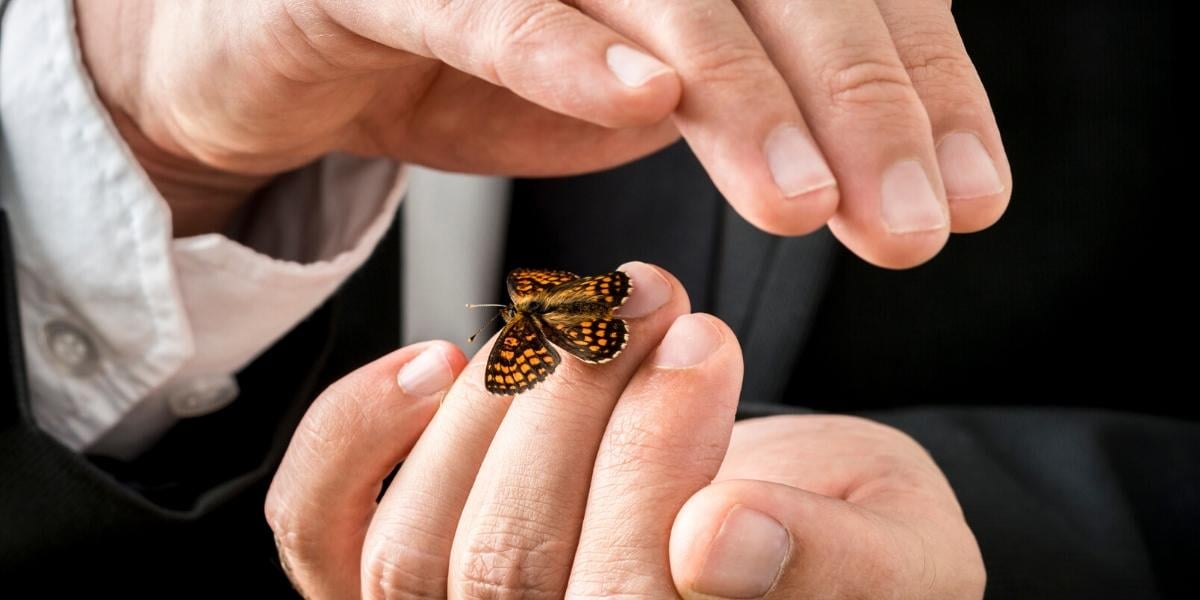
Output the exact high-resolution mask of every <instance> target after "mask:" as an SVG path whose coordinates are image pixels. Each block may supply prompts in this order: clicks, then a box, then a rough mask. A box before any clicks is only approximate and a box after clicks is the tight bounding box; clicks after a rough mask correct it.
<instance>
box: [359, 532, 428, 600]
mask: <svg viewBox="0 0 1200 600" xmlns="http://www.w3.org/2000/svg"><path fill="white" fill-rule="evenodd" d="M425 548H426V545H424V544H414V543H412V540H410V539H399V537H398V536H385V537H384V539H382V540H380V541H379V542H378V543H375V544H373V545H372V546H371V547H369V548H367V550H366V551H365V552H364V553H363V580H364V581H365V582H367V588H366V592H367V594H366V595H367V597H368V598H372V599H388V600H391V599H396V598H443V597H445V595H446V579H447V578H446V576H445V575H444V573H445V569H444V568H438V565H439V564H440V565H442V566H443V567H444V565H445V562H444V560H445V559H444V557H442V556H438V555H435V554H433V553H432V551H430V550H426V549H425Z"/></svg>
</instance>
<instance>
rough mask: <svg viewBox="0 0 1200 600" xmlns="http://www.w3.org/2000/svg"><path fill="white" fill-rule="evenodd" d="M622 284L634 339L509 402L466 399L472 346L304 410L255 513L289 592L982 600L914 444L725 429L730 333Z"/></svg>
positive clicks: (810, 421) (734, 357)
mask: <svg viewBox="0 0 1200 600" xmlns="http://www.w3.org/2000/svg"><path fill="white" fill-rule="evenodd" d="M623 270H626V272H628V273H630V275H631V277H632V279H633V288H634V292H633V295H632V297H631V298H630V300H629V301H628V302H627V303H626V304H625V305H624V306H623V307H622V309H621V312H622V316H623V317H624V318H626V319H627V320H628V322H629V324H630V330H631V336H630V340H629V345H628V347H627V348H626V349H625V351H624V353H622V355H621V356H620V357H618V358H617V359H616V360H615V361H613V362H611V363H608V364H606V365H603V366H594V365H584V364H582V363H580V362H578V361H575V360H572V359H567V360H566V361H565V362H564V363H563V364H562V365H560V367H559V368H558V371H557V372H556V373H555V374H554V375H553V376H552V377H551V378H550V379H549V380H547V381H545V382H543V383H542V384H540V385H539V386H538V387H536V388H534V389H533V390H531V391H529V392H526V393H525V394H522V395H520V396H518V397H517V398H515V399H512V400H510V399H508V398H503V397H498V396H492V395H489V394H488V393H487V392H486V391H484V389H483V359H484V358H485V353H481V354H480V355H478V356H476V357H475V359H474V360H472V361H471V362H470V363H469V364H466V363H467V361H466V358H465V357H463V356H462V355H461V354H460V353H459V352H458V350H457V349H455V348H454V347H453V346H451V345H449V344H446V343H441V342H432V343H424V344H418V345H414V346H410V347H408V348H405V349H402V350H399V351H397V352H395V353H393V354H391V355H389V356H387V357H384V358H382V359H380V360H378V361H376V362H375V363H372V364H370V365H368V366H366V367H363V368H362V369H360V370H358V371H356V372H355V373H353V374H351V375H349V376H348V377H346V378H345V379H343V380H342V381H340V382H339V383H337V384H335V385H333V386H332V387H330V389H329V390H327V391H326V392H325V393H324V394H323V395H322V396H321V397H320V398H318V400H317V401H316V402H315V403H314V405H313V406H312V407H311V408H310V410H309V412H308V414H307V415H306V416H305V418H304V420H303V422H302V423H301V426H300V427H299V429H298V430H297V432H296V434H295V436H294V437H293V439H292V442H291V445H290V447H289V449H288V452H287V454H286V456H285V458H284V461H283V464H282V465H281V466H280V469H279V471H278V473H277V474H276V477H275V480H274V481H273V482H272V485H271V489H270V492H269V494H268V497H267V503H266V515H267V519H268V521H269V523H270V524H271V527H272V529H273V530H274V531H275V533H276V535H277V539H278V541H279V544H280V553H281V557H282V558H283V559H284V561H285V563H286V564H287V565H289V569H290V572H291V576H292V578H293V581H294V582H295V583H296V585H297V587H298V588H299V589H300V590H302V591H303V592H304V593H306V594H308V595H309V597H312V598H358V597H363V598H394V597H418V596H419V597H447V596H454V597H497V596H513V597H535V598H537V597H546V598H550V597H561V596H563V595H566V596H570V597H599V596H610V595H622V594H628V595H631V596H642V597H672V596H674V595H676V594H677V593H678V594H682V595H683V596H685V597H700V596H699V594H700V593H709V594H726V595H730V596H740V597H753V596H754V595H763V594H767V596H768V597H780V598H783V597H793V595H792V594H793V593H795V592H796V591H805V592H813V593H815V594H825V595H830V596H833V597H839V595H843V596H850V597H861V596H862V594H863V593H865V592H862V591H863V590H881V589H886V590H887V591H888V592H889V593H893V592H894V594H895V595H896V597H913V598H916V597H963V596H964V595H965V596H968V597H969V596H972V595H973V596H976V597H977V596H978V595H979V589H981V586H982V565H981V563H980V562H979V559H978V551H977V550H976V549H975V546H974V540H973V538H972V537H971V535H970V531H969V530H968V529H967V527H966V525H965V523H964V522H963V520H962V515H961V512H960V511H959V510H958V507H957V504H955V501H954V496H953V494H952V493H951V491H950V489H949V486H948V485H946V482H945V480H944V478H942V477H941V475H940V473H939V471H938V470H937V467H936V466H934V464H933V462H932V461H931V460H929V458H928V456H927V455H925V454H924V453H923V451H922V450H921V449H920V447H919V446H917V445H916V444H915V443H913V442H912V441H911V440H909V439H908V438H906V437H904V436H903V435H902V434H899V433H898V432H895V431H894V430H891V429H887V428H884V427H882V426H879V425H872V424H869V423H866V422H863V421H859V420H849V419H841V420H839V419H832V418H826V417H804V418H803V419H806V420H788V419H769V420H762V421H753V422H746V423H742V424H739V425H738V427H737V428H736V429H735V428H734V427H733V420H734V414H735V410H736V406H737V400H738V394H739V390H740V384H741V375H742V363H741V353H740V349H739V347H738V345H737V341H736V339H735V337H734V336H733V334H732V332H731V331H730V330H729V329H728V328H727V327H726V326H725V325H724V324H723V323H721V322H720V321H718V320H717V319H715V318H713V317H710V316H705V315H691V314H688V311H689V308H688V299H687V297H686V294H685V293H684V291H683V288H682V287H681V286H680V285H679V283H678V281H676V280H675V279H674V278H672V277H670V276H669V275H667V274H665V273H663V272H661V271H660V270H658V269H656V268H653V267H649V266H646V265H640V264H635V265H630V266H627V267H625V268H624V269H623ZM464 364H465V365H466V366H465V367H464ZM397 371H398V372H399V377H398V378H397V377H396V376H395V375H394V374H395V373H396V372H397ZM397 379H398V381H399V385H397ZM439 405H440V408H439ZM435 411H436V414H434V413H435ZM431 417H432V419H431ZM731 430H733V431H734V434H733V441H732V446H729V443H730V432H731ZM727 447H728V448H729V453H728V454H727V452H726V450H727ZM410 450H411V451H410ZM402 459H403V460H404V464H403V466H402V468H401V469H400V471H399V472H398V473H397V475H396V477H395V479H394V480H393V481H392V483H391V485H390V486H389V487H388V489H387V491H386V492H385V493H384V494H383V497H382V499H381V500H380V501H379V502H378V503H376V498H377V496H378V495H379V490H380V485H381V482H382V480H383V479H384V477H385V476H386V475H387V474H388V472H389V471H390V470H391V468H392V467H393V465H395V464H396V463H397V462H399V461H400V460H402ZM722 463H724V465H722ZM714 477H716V478H718V481H717V482H716V483H711V482H712V481H713V479H714ZM802 489H804V490H808V491H802ZM689 499H690V500H689ZM735 506H738V507H740V508H737V509H736V510H731V509H733V507H735ZM681 509H682V510H681ZM763 515H766V516H763ZM727 516H728V517H729V519H730V520H729V522H728V523H727V524H726V526H725V529H724V530H722V531H723V533H722V534H720V535H717V536H716V541H715V542H714V541H713V539H714V532H716V531H718V530H719V529H720V523H721V522H722V521H723V520H724V519H725V518H726V517H727ZM773 523H778V524H781V525H782V526H784V527H786V528H787V533H786V534H782V533H779V532H777V531H776V532H774V533H773V532H772V530H771V527H773V526H774V525H772V524H773ZM732 527H746V528H748V529H747V531H746V532H745V533H744V535H748V536H750V535H763V536H766V540H765V542H763V541H754V542H753V543H746V544H744V545H742V544H736V543H733V545H732V546H731V545H729V544H731V542H729V539H730V538H731V537H735V536H737V535H743V534H737V533H733V531H734V530H732V529H730V528H732ZM771 536H774V537H771ZM748 539H751V540H752V539H753V538H748ZM772 542H773V543H774V545H773V546H772V545H771V544H772ZM772 551H774V554H771V552H772ZM705 557H707V558H705ZM714 557H716V558H714ZM756 561H757V565H756ZM772 561H774V562H772ZM780 561H782V565H781V563H780ZM764 564H765V565H766V567H764V568H763V569H758V570H757V571H755V570H754V569H755V568H756V566H761V565H764ZM772 565H773V566H772ZM842 567H845V568H846V570H839V569H840V568H842ZM764 569H765V570H764ZM935 573H936V578H934V574H935ZM926 584H928V586H926ZM756 586H757V587H756ZM886 586H890V587H886ZM931 591H936V592H938V594H933V595H932V596H931V595H930V593H929V592H931ZM856 594H857V595H856Z"/></svg>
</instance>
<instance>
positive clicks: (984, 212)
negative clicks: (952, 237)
mask: <svg viewBox="0 0 1200 600" xmlns="http://www.w3.org/2000/svg"><path fill="white" fill-rule="evenodd" d="M986 129H987V128H984V130H985V131H986ZM985 138H986V139H988V140H989V141H990V142H991V143H990V144H985V143H984V141H983V139H985ZM937 160H938V170H939V171H940V172H941V176H942V181H943V183H944V185H945V189H946V199H947V201H948V203H949V208H950V220H951V230H952V231H953V232H954V233H973V232H976V231H980V230H983V229H987V228H988V227H990V226H992V225H993V224H995V223H996V221H998V220H999V219H1000V217H1001V216H1002V215H1003V214H1004V211H1005V209H1006V208H1007V207H1008V200H1009V198H1010V196H1011V189H1012V181H1011V179H1012V178H1011V174H1010V173H1009V170H1008V164H1007V160H1006V158H1005V156H1004V149H1003V147H1002V146H1001V145H1000V142H999V140H998V138H997V137H996V136H994V135H993V136H986V135H985V136H983V137H982V138H981V136H980V135H977V134H975V133H973V132H972V131H969V130H961V131H952V132H950V133H948V134H946V135H945V136H943V137H942V138H941V140H939V141H938V144H937Z"/></svg>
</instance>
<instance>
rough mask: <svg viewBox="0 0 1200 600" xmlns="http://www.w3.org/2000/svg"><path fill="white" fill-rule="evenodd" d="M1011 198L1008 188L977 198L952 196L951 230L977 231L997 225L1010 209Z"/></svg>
mask: <svg viewBox="0 0 1200 600" xmlns="http://www.w3.org/2000/svg"><path fill="white" fill-rule="evenodd" d="M1009 198H1011V193H1010V192H1009V191H1008V189H1007V188H1005V189H1004V190H1002V191H1000V192H998V193H995V194H990V195H987V196H982V197H977V198H950V200H949V203H950V231H952V232H954V233H975V232H977V231H983V230H984V229H987V228H989V227H991V226H992V225H995V224H996V222H997V221H999V220H1000V217H1003V216H1004V212H1005V211H1006V210H1008V201H1009Z"/></svg>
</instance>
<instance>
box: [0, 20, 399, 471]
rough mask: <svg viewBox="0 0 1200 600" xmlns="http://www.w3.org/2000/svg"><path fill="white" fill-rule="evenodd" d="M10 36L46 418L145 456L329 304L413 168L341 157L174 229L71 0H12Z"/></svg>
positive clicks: (12, 166) (36, 401)
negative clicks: (177, 233)
mask: <svg viewBox="0 0 1200 600" xmlns="http://www.w3.org/2000/svg"><path fill="white" fill-rule="evenodd" d="M2 27H3V30H2V34H0V126H2V127H3V134H2V139H3V146H2V147H0V174H2V176H3V177H2V181H0V198H3V202H4V205H5V208H6V209H7V211H8V213H9V217H10V220H11V223H10V224H11V225H12V229H13V238H14V240H13V241H14V245H15V248H14V251H15V255H16V260H17V278H18V281H17V287H18V290H19V300H20V309H21V325H22V328H23V335H24V340H23V341H24V349H25V358H26V363H27V370H28V376H29V384H30V391H31V402H32V411H33V415H34V417H35V419H36V421H37V423H38V425H39V426H40V427H41V428H43V429H44V430H45V431H47V432H48V433H49V434H50V435H52V436H54V437H55V438H57V439H58V440H59V441H61V442H62V443H63V444H65V445H66V446H68V447H70V448H73V449H76V450H89V451H93V452H99V453H104V454H110V455H114V456H120V457H126V458H128V457H131V456H134V455H136V454H138V453H140V452H142V451H143V450H144V449H145V448H147V447H148V446H149V445H151V444H152V443H153V442H154V441H156V440H157V439H158V438H159V437H160V436H161V434H162V433H163V432H165V431H166V429H167V428H169V427H170V425H171V424H173V423H175V422H176V421H177V420H178V419H181V418H186V417H189V416H193V415H199V414H206V413H209V412H211V411H214V410H217V409H219V408H221V407H222V406H225V405H226V404H227V403H228V402H230V401H233V400H234V399H235V398H236V397H237V388H236V383H235V382H234V379H233V378H232V374H233V373H236V372H237V371H238V370H240V369H241V368H242V367H244V366H245V365H246V364H248V363H249V362H250V361H252V360H253V359H254V358H255V357H256V356H257V355H258V354H259V353H261V352H262V351H263V350H265V349H266V348H267V347H269V346H270V345H271V344H272V343H273V342H275V341H276V340H277V339H279V338H280V337H281V336H282V335H283V334H284V333H286V332H287V331H288V330H289V329H291V328H292V327H293V326H294V325H295V324H296V323H298V322H299V321H300V320H302V319H303V318H304V317H305V316H307V315H308V314H309V313H310V312H311V311H312V310H314V309H315V308H316V307H317V306H319V305H320V304H321V303H322V302H323V301H324V300H325V299H326V298H327V297H328V296H329V295H330V294H332V293H333V292H334V291H335V290H336V289H337V287H338V286H339V285H340V284H341V283H342V282H343V281H344V280H345V279H346V278H347V277H348V276H349V275H350V274H351V273H352V272H353V271H354V270H355V269H356V268H358V267H359V266H360V265H361V264H362V263H363V262H364V261H365V260H366V258H367V257H368V256H369V254H370V253H371V252H372V250H373V249H374V247H375V245H376V244H377V243H378V241H379V240H380V238H381V237H382V236H383V234H384V233H385V232H386V229H387V227H388V226H389V224H390V222H391V221H392V219H393V217H394V214H395V212H396V210H397V206H398V204H399V202H400V197H401V195H402V193H403V191H404V187H405V177H406V171H405V169H402V168H401V167H400V165H398V164H396V163H395V162H393V161H389V160H383V159H375V160H368V159H361V158H353V157H349V156H338V155H331V156H328V157H326V158H324V159H323V160H321V161H319V162H317V163H314V164H313V165H310V166H309V167H307V168H305V169H302V170H299V171H297V172H294V173H291V174H288V175H286V176H284V177H282V178H280V179H279V180H278V181H276V182H274V183H273V184H272V185H271V186H270V188H269V189H268V190H267V191H266V192H265V193H264V194H263V196H262V198H261V199H260V200H259V201H258V202H259V203H260V204H259V207H258V208H259V209H258V210H256V212H255V218H254V221H253V222H252V223H248V224H246V227H245V228H244V229H243V230H244V231H245V232H246V233H245V234H244V235H241V236H239V238H238V239H237V240H233V239H230V238H229V237H226V236H223V235H218V234H207V235H200V236H195V237H188V238H173V236H172V232H171V216H170V212H169V208H168V207H167V204H166V203H165V201H164V200H163V198H162V196H161V195H160V194H159V193H158V191H157V190H156V189H155V187H154V186H153V185H152V184H151V182H150V181H149V179H148V178H147V176H146V174H145V173H144V171H142V169H141V168H140V167H139V165H138V163H137V161H136V160H135V159H134V158H133V156H132V154H131V153H130V151H129V149H128V147H127V146H126V145H125V144H124V142H123V141H122V139H121V138H120V136H119V135H118V133H117V131H116V129H115V128H114V126H113V124H112V122H111V120H110V119H109V117H108V115H107V113H106V112H105V111H104V108H103V106H102V104H101V103H100V102H99V100H98V98H97V96H96V93H95V91H94V89H93V87H92V84H91V81H90V79H89V77H88V74H87V72H86V70H85V68H84V65H83V62H82V60H81V56H80V50H79V44H78V40H77V38H76V35H75V21H74V12H73V3H72V1H71V0H14V2H13V3H12V5H11V6H10V7H9V10H8V13H7V15H6V16H5V19H4V22H3V24H2Z"/></svg>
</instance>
